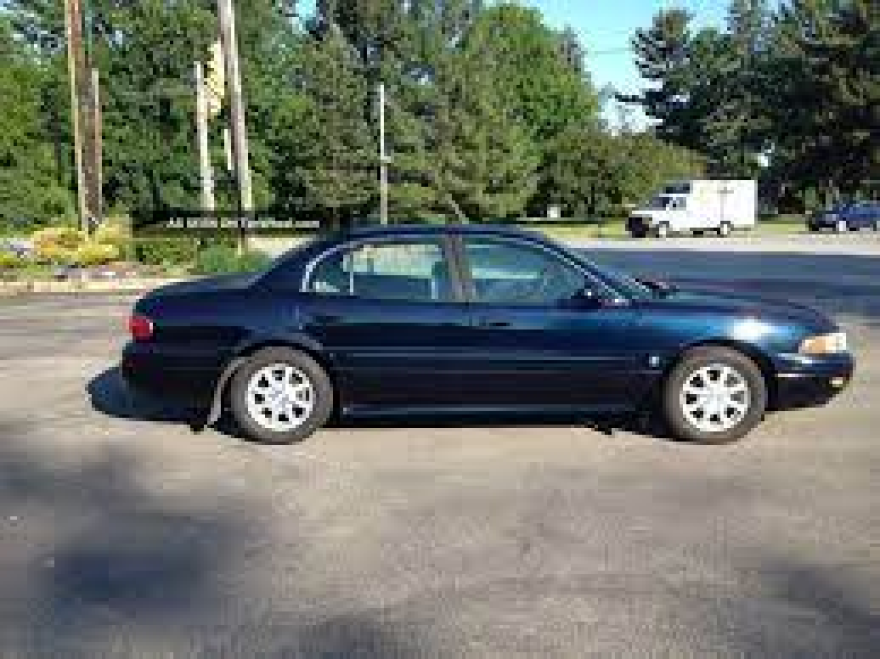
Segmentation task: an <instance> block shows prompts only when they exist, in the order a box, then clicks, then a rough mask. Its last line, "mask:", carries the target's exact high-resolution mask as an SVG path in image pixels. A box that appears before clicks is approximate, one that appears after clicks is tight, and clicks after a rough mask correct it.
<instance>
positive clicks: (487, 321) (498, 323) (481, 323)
mask: <svg viewBox="0 0 880 659" xmlns="http://www.w3.org/2000/svg"><path fill="white" fill-rule="evenodd" d="M477 327H482V328H485V329H493V328H494V329H499V328H501V327H510V321H507V320H497V319H493V318H480V319H479V320H478V321H477Z"/></svg>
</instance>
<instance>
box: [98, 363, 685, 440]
mask: <svg viewBox="0 0 880 659" xmlns="http://www.w3.org/2000/svg"><path fill="white" fill-rule="evenodd" d="M87 391H88V394H89V398H90V400H91V404H92V408H93V409H95V410H96V411H98V412H100V413H101V414H105V415H107V416H111V417H115V418H119V419H132V420H138V421H154V422H158V423H172V424H180V425H187V426H189V427H190V428H191V429H193V430H197V429H201V426H200V423H201V420H202V418H203V417H204V412H199V411H198V410H193V409H190V408H186V407H181V406H175V405H173V404H172V403H170V402H166V401H160V400H157V399H154V398H150V397H149V396H146V395H144V394H141V393H136V392H133V391H131V390H130V389H129V388H128V387H127V386H126V385H125V382H124V381H123V379H122V375H121V372H120V369H119V367H117V366H114V367H112V368H108V369H106V370H104V371H102V372H101V373H99V374H98V375H97V376H95V377H94V378H92V380H91V381H90V382H89V384H88V386H87ZM535 426H583V427H586V428H588V429H590V430H593V431H596V432H599V433H602V434H604V435H608V436H613V435H614V434H615V433H617V432H626V433H633V434H637V435H642V436H646V437H650V438H654V439H663V440H668V439H670V437H669V433H668V431H667V430H666V428H665V427H664V426H663V425H662V424H661V423H659V422H658V420H657V419H655V418H653V417H650V416H648V415H643V414H631V415H601V416H591V415H584V414H573V413H540V414H535V413H520V412H506V413H503V412H493V413H481V414H476V413H455V414H453V413H445V414H422V413H420V414H408V413H402V412H401V413H388V414H382V415H377V416H364V417H354V418H350V417H342V418H339V417H338V416H334V417H333V418H332V419H331V420H330V422H329V423H328V425H327V428H328V429H329V430H346V431H350V430H354V431H358V430H376V429H383V428H385V429H392V428H400V429H407V428H408V429H418V428H460V429H467V428H516V427H535ZM212 428H213V429H214V430H216V431H217V432H219V433H221V434H223V435H226V436H228V437H232V438H235V439H241V440H244V441H250V440H249V439H248V438H247V437H246V436H245V435H244V434H243V433H242V432H241V431H240V430H239V429H238V427H237V426H236V425H235V423H234V422H233V421H232V419H230V418H229V414H228V413H224V414H223V415H222V416H221V418H220V420H219V421H217V423H216V424H214V426H212Z"/></svg>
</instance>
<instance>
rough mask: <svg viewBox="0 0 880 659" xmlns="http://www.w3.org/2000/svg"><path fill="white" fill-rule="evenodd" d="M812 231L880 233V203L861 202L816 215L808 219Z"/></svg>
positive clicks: (808, 225) (808, 226)
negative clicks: (858, 230)
mask: <svg viewBox="0 0 880 659" xmlns="http://www.w3.org/2000/svg"><path fill="white" fill-rule="evenodd" d="M807 228H808V229H809V230H810V231H821V230H822V229H833V230H834V231H837V232H838V233H844V232H846V231H855V230H857V229H873V230H874V231H880V201H859V202H855V203H852V204H844V205H841V206H836V207H834V208H832V209H831V210H827V211H820V212H818V213H814V214H813V215H811V216H810V217H809V218H807Z"/></svg>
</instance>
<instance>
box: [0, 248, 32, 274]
mask: <svg viewBox="0 0 880 659" xmlns="http://www.w3.org/2000/svg"><path fill="white" fill-rule="evenodd" d="M29 263H30V261H28V260H27V259H23V258H21V257H20V256H16V255H15V254H12V253H11V252H0V270H18V269H20V268H24V267H26V266H27V265H28V264H29Z"/></svg>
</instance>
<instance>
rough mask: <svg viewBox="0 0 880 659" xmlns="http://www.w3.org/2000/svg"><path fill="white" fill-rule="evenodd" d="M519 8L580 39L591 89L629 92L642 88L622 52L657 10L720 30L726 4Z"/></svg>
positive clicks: (585, 3) (685, 0)
mask: <svg viewBox="0 0 880 659" xmlns="http://www.w3.org/2000/svg"><path fill="white" fill-rule="evenodd" d="M523 4H526V5H530V6H533V7H537V8H538V9H540V10H541V12H542V13H543V14H544V19H545V20H546V21H547V23H548V24H549V25H550V26H552V27H555V28H559V29H561V28H563V27H565V26H566V25H570V26H571V27H572V28H573V29H574V30H575V32H577V33H578V34H579V35H580V38H581V42H582V43H583V44H584V45H585V46H586V48H587V64H588V66H589V68H590V72H591V74H592V76H593V82H594V83H595V84H596V86H597V87H599V88H601V87H604V86H605V85H608V84H612V85H614V86H615V87H617V88H618V89H620V90H621V91H633V92H634V91H638V89H639V88H640V86H641V84H642V83H641V78H640V77H639V72H638V70H637V69H636V67H635V65H634V63H633V56H632V52H631V51H630V50H629V48H628V47H629V40H630V37H631V36H632V34H633V33H634V32H635V31H636V29H638V28H640V27H646V26H648V25H650V23H651V19H652V18H653V16H654V14H655V13H657V11H658V10H660V9H663V8H664V7H671V6H676V7H684V8H686V9H687V10H688V11H690V12H691V13H692V14H693V15H694V25H695V26H697V27H702V26H705V25H717V26H719V27H720V26H722V25H723V24H724V20H725V15H726V13H727V5H728V3H727V2H726V0H679V1H677V2H668V1H666V2H663V1H654V2H652V1H651V0H610V1H608V0H605V1H603V2H598V1H596V0H592V1H591V0H530V1H527V2H523Z"/></svg>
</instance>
